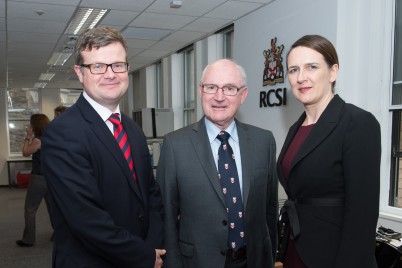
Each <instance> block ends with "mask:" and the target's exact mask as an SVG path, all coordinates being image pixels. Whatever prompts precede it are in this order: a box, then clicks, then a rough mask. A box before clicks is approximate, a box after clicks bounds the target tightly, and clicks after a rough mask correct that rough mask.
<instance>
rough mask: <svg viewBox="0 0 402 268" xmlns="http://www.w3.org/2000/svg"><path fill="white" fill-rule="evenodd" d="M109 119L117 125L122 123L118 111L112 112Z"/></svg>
mask: <svg viewBox="0 0 402 268" xmlns="http://www.w3.org/2000/svg"><path fill="white" fill-rule="evenodd" d="M109 121H110V122H112V124H113V125H116V126H118V125H120V123H121V122H120V118H119V114H118V113H115V114H112V115H111V116H110V117H109Z"/></svg>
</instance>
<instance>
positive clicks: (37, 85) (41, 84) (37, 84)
mask: <svg viewBox="0 0 402 268" xmlns="http://www.w3.org/2000/svg"><path fill="white" fill-rule="evenodd" d="M46 85H47V83H35V84H34V86H33V88H44V87H45V86H46Z"/></svg>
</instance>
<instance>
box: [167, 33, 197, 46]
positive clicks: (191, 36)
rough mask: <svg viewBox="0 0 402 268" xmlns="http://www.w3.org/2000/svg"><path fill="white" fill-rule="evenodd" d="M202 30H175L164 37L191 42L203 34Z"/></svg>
mask: <svg viewBox="0 0 402 268" xmlns="http://www.w3.org/2000/svg"><path fill="white" fill-rule="evenodd" d="M204 35H205V33H203V32H191V31H177V32H174V33H173V34H171V35H169V36H168V37H166V38H165V39H164V40H167V41H179V42H187V43H189V42H192V41H194V40H197V39H199V38H201V37H202V36H204Z"/></svg>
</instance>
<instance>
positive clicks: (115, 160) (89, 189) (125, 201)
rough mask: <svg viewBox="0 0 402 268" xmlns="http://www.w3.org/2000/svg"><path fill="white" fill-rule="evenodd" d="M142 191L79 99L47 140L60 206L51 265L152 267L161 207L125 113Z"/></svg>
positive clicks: (46, 159)
mask: <svg viewBox="0 0 402 268" xmlns="http://www.w3.org/2000/svg"><path fill="white" fill-rule="evenodd" d="M122 124H123V126H124V129H125V131H126V132H127V135H128V139H129V141H130V144H131V148H132V156H133V159H134V163H135V168H136V173H137V181H138V185H136V182H135V181H134V179H133V177H132V175H131V172H130V169H129V167H128V164H127V162H126V160H125V158H124V156H123V154H122V152H121V150H120V148H119V146H118V144H117V143H116V141H115V139H114V137H113V134H112V133H111V131H110V130H109V129H108V127H107V126H106V124H105V122H104V121H103V120H102V118H101V117H100V116H99V115H98V113H97V112H96V111H95V110H94V109H93V108H92V106H91V105H90V104H89V103H88V102H87V100H86V99H85V98H84V97H83V96H82V95H81V96H80V98H79V99H78V101H77V103H76V104H75V105H73V106H72V107H70V108H69V109H68V110H67V111H66V112H64V113H63V114H62V115H60V116H59V117H57V118H56V119H55V120H54V121H53V122H52V123H51V124H50V125H49V127H48V128H47V130H46V133H45V135H44V137H43V139H42V168H43V173H44V175H45V176H46V177H47V178H49V180H48V184H49V189H50V192H51V194H52V195H53V199H54V202H55V211H54V213H53V215H54V222H55V241H54V252H53V267H71V268H77V267H119V268H120V267H144V268H145V267H146V268H149V267H154V263H155V248H162V239H163V219H162V217H163V214H162V213H163V207H162V201H161V195H160V191H159V188H158V185H157V184H156V181H155V179H154V176H153V171H152V167H151V165H150V155H149V151H148V147H147V144H146V138H145V136H144V134H143V132H142V131H141V129H140V128H139V127H138V126H137V125H136V124H135V123H134V122H133V121H132V120H130V119H129V118H128V117H126V116H125V115H122Z"/></svg>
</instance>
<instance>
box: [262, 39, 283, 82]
mask: <svg viewBox="0 0 402 268" xmlns="http://www.w3.org/2000/svg"><path fill="white" fill-rule="evenodd" d="M276 40H277V38H276V37H275V38H273V39H271V49H268V50H264V52H263V53H262V54H263V55H264V58H265V61H264V72H263V76H262V85H263V86H268V85H269V86H273V85H275V84H277V83H283V76H284V71H283V65H282V51H283V49H284V45H280V46H277V45H276Z"/></svg>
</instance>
